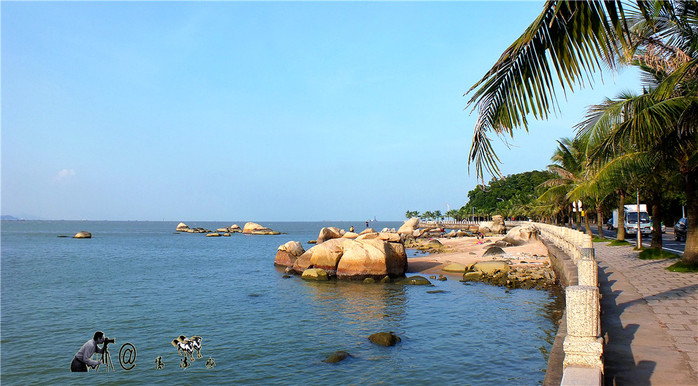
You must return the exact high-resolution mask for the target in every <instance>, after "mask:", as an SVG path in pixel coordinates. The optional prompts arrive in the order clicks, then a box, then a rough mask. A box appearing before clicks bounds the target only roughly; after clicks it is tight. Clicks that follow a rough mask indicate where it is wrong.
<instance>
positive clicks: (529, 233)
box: [502, 224, 538, 246]
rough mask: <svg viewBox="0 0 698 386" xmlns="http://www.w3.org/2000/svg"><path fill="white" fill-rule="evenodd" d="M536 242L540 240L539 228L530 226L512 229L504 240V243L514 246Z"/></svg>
mask: <svg viewBox="0 0 698 386" xmlns="http://www.w3.org/2000/svg"><path fill="white" fill-rule="evenodd" d="M535 240H538V228H536V227H535V226H534V225H528V224H527V225H519V226H517V227H514V228H512V229H511V230H510V231H509V233H507V235H506V236H504V238H503V239H502V241H504V242H506V243H509V244H510V245H514V246H518V245H524V244H527V243H529V242H531V241H535Z"/></svg>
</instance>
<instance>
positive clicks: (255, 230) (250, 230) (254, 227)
mask: <svg viewBox="0 0 698 386" xmlns="http://www.w3.org/2000/svg"><path fill="white" fill-rule="evenodd" d="M242 233H243V234H246V235H278V234H280V233H279V232H276V231H273V230H271V229H269V228H265V227H263V226H261V225H259V224H257V223H253V222H248V223H246V224H245V227H244V228H243V229H242Z"/></svg>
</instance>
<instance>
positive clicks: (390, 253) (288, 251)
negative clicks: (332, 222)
mask: <svg viewBox="0 0 698 386" xmlns="http://www.w3.org/2000/svg"><path fill="white" fill-rule="evenodd" d="M274 264H276V265H279V266H286V267H289V268H290V269H289V271H292V272H294V273H297V274H301V275H302V277H303V278H304V279H307V280H325V275H323V274H322V273H319V272H318V270H322V271H324V272H325V273H326V275H327V278H331V277H337V278H339V279H352V280H364V279H367V278H368V279H373V280H381V279H384V278H385V277H388V278H394V277H403V276H404V275H405V271H406V270H407V254H406V253H405V245H404V244H403V241H402V237H401V236H400V235H398V234H397V233H388V232H373V233H363V234H361V235H358V234H356V233H354V232H345V231H344V230H342V229H338V228H323V229H322V230H321V231H320V235H319V236H318V241H317V245H315V246H313V247H312V248H310V249H308V250H307V251H304V250H303V247H302V246H301V244H300V243H299V242H297V241H290V242H288V243H286V244H283V245H281V246H279V248H278V249H277V252H276V257H275V259H274ZM306 272H308V273H307V274H306Z"/></svg>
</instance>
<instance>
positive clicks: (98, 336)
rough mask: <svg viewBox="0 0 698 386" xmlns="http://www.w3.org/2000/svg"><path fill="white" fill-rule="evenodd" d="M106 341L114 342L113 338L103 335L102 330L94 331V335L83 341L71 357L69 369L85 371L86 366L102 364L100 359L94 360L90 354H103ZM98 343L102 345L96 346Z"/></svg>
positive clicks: (105, 348) (93, 366)
mask: <svg viewBox="0 0 698 386" xmlns="http://www.w3.org/2000/svg"><path fill="white" fill-rule="evenodd" d="M107 343H114V339H110V338H107V337H105V336H104V333H103V332H102V331H97V332H95V335H94V337H93V338H92V339H91V340H88V341H87V342H85V344H83V345H82V347H80V350H78V352H77V353H76V354H75V357H73V361H72V362H70V371H72V372H87V366H90V367H92V368H93V369H94V368H95V367H97V366H99V365H100V364H102V360H98V361H96V360H94V359H92V356H93V355H94V354H95V353H102V354H103V353H104V352H105V351H106V350H107ZM99 344H101V345H102V347H101V348H100V347H99V346H97V345H99ZM102 357H104V355H102Z"/></svg>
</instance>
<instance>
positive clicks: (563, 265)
mask: <svg viewBox="0 0 698 386" xmlns="http://www.w3.org/2000/svg"><path fill="white" fill-rule="evenodd" d="M543 244H544V245H545V246H546V248H548V256H549V257H550V264H551V265H552V268H553V270H554V271H555V275H557V277H558V279H559V280H560V286H561V287H562V289H563V290H564V289H565V288H567V287H568V286H571V285H577V266H576V265H575V264H574V261H572V259H571V258H570V257H569V256H567V255H566V254H565V253H564V252H562V250H560V249H559V248H558V247H556V246H555V245H553V244H552V243H550V242H548V241H545V240H544V241H543ZM566 336H567V312H564V313H563V314H562V318H560V324H559V325H558V328H557V334H556V335H555V341H554V342H553V347H551V348H550V354H549V355H548V368H547V369H546V371H545V378H544V379H543V386H558V385H559V384H560V383H561V382H562V375H563V362H564V360H565V351H564V349H563V343H564V342H565V337H566Z"/></svg>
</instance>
